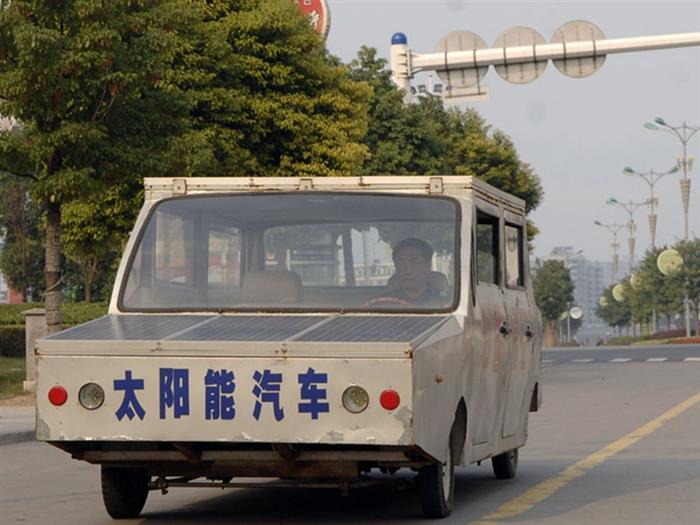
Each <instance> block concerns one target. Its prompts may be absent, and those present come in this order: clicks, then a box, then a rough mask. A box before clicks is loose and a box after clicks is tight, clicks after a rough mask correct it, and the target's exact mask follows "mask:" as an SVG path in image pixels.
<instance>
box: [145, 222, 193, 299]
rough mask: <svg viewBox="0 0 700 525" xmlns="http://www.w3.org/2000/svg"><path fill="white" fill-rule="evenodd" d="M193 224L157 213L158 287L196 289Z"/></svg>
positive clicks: (156, 270)
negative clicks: (169, 285) (193, 287)
mask: <svg viewBox="0 0 700 525" xmlns="http://www.w3.org/2000/svg"><path fill="white" fill-rule="evenodd" d="M194 246H195V243H194V223H193V222H192V221H191V220H189V219H185V218H183V217H181V216H179V215H172V214H170V213H163V212H157V214H156V241H155V253H154V260H155V264H154V266H155V268H154V270H155V277H156V283H164V284H184V285H189V286H194V266H193V264H192V263H193V261H194Z"/></svg>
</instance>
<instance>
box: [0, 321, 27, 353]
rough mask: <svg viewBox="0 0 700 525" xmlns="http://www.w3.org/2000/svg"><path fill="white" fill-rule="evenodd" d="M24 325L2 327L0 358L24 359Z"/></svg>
mask: <svg viewBox="0 0 700 525" xmlns="http://www.w3.org/2000/svg"><path fill="white" fill-rule="evenodd" d="M25 348H26V342H25V336H24V325H0V356H2V357H24V356H25V353H26V350H25Z"/></svg>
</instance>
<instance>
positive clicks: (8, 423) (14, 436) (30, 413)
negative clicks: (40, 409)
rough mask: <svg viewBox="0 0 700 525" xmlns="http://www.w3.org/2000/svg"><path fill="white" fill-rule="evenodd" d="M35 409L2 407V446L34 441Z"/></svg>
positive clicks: (0, 418) (0, 435)
mask: <svg viewBox="0 0 700 525" xmlns="http://www.w3.org/2000/svg"><path fill="white" fill-rule="evenodd" d="M34 414H35V408H34V407H33V406H27V407H5V406H0V445H9V444H10V443H21V442H23V441H33V440H34V439H36V438H35V432H34V427H35V424H36V423H35V415H34Z"/></svg>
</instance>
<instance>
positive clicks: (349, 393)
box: [343, 385, 369, 414]
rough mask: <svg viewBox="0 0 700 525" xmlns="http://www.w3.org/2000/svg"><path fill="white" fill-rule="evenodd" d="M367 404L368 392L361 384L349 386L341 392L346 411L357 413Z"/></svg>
mask: <svg viewBox="0 0 700 525" xmlns="http://www.w3.org/2000/svg"><path fill="white" fill-rule="evenodd" d="M367 405H369V394H368V393H367V390H365V389H364V388H362V387H361V386H357V385H353V386H349V387H348V388H346V389H345V392H343V406H344V407H345V409H346V410H347V411H348V412H352V413H353V414H357V413H359V412H362V411H363V410H364V409H366V408H367Z"/></svg>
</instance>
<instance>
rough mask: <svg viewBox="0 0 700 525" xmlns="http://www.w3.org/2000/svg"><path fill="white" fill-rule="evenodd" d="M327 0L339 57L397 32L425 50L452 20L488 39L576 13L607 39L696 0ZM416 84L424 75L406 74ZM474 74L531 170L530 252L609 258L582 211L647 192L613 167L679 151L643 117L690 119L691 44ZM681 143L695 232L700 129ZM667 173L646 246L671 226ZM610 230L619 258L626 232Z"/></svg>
mask: <svg viewBox="0 0 700 525" xmlns="http://www.w3.org/2000/svg"><path fill="white" fill-rule="evenodd" d="M327 1H328V3H329V5H330V10H331V29H330V34H329V38H328V47H329V49H330V51H331V52H332V53H333V54H335V55H338V56H339V57H341V58H342V59H343V60H345V61H348V60H350V59H352V58H353V57H354V56H355V55H356V52H357V50H358V49H359V48H360V46H362V45H368V46H372V47H376V48H377V49H378V51H379V55H380V56H382V57H384V58H386V59H388V57H389V47H390V39H391V36H392V34H393V33H395V32H397V31H401V32H403V33H405V34H406V35H407V37H408V44H409V47H410V48H411V49H412V50H414V51H416V52H419V53H428V52H432V51H433V50H434V47H435V44H436V43H437V42H438V40H439V39H440V38H441V37H442V36H444V35H445V34H447V33H448V32H450V31H453V30H468V31H472V32H474V33H476V34H478V35H480V36H481V37H482V38H483V39H484V41H486V43H487V45H488V46H490V45H492V44H493V42H494V41H495V40H496V38H497V37H498V35H499V34H500V33H501V32H502V31H504V30H506V29H508V28H510V27H513V26H528V27H531V28H533V29H535V30H536V31H537V32H539V33H540V34H541V35H542V36H543V37H544V39H545V40H546V41H549V40H550V38H551V35H552V34H553V33H554V31H555V30H556V29H557V28H558V27H559V26H560V25H561V24H563V23H565V22H568V21H570V20H577V19H578V20H588V21H590V22H593V23H594V24H596V25H597V26H598V27H599V28H600V29H601V30H602V31H603V33H604V34H605V36H606V37H607V38H621V37H632V36H649V35H660V34H668V33H685V32H696V31H700V0H691V1H684V2H682V1H667V2H658V1H655V2H641V1H615V2H608V1H588V2H580V1H579V2H573V1H563V0H558V1H540V2H534V1H524V0H522V1H507V2H506V1H494V0H491V1H480V2H475V1H442V0H433V1H430V0H393V1H392V0H327ZM418 83H425V78H423V79H422V80H421V79H416V80H414V85H415V84H418ZM484 84H485V85H486V86H488V87H489V89H490V91H491V98H490V100H489V101H487V102H477V103H474V104H473V105H474V107H475V108H476V109H477V110H478V111H479V112H480V113H481V114H482V115H483V116H484V117H485V118H486V119H487V120H488V121H489V123H491V124H493V125H494V126H496V127H498V128H500V129H502V130H503V131H505V132H506V133H508V134H509V135H510V136H511V137H512V139H513V141H514V142H515V145H516V147H517V148H518V151H519V153H520V156H521V158H522V159H523V160H524V161H526V162H528V163H530V164H531V165H532V166H533V168H534V169H535V171H536V172H537V173H538V174H539V176H540V177H541V179H542V183H543V186H544V190H545V197H544V201H543V203H542V204H541V205H540V207H539V208H538V209H537V210H536V211H535V212H534V213H533V215H532V219H533V220H534V221H535V223H536V224H537V226H538V227H539V228H540V230H541V233H540V235H539V236H538V237H537V238H536V239H535V246H536V249H535V254H536V255H538V256H542V255H546V254H548V253H549V251H550V250H551V248H552V247H553V246H562V245H571V246H574V247H575V249H576V250H579V249H581V250H583V252H584V254H585V255H586V256H587V257H588V258H591V259H593V260H610V248H609V242H610V240H611V237H610V234H609V233H608V232H607V231H606V230H604V229H602V228H599V227H596V226H594V225H593V221H594V220H600V221H601V222H604V223H611V222H617V223H623V222H626V221H627V218H628V216H627V214H626V213H625V212H624V211H623V210H622V209H619V208H616V207H613V206H610V205H607V204H605V201H606V200H607V199H608V198H609V197H611V196H614V197H616V198H617V199H618V200H621V201H628V200H634V201H643V200H645V199H646V198H647V197H648V186H647V185H646V183H644V182H643V181H642V180H641V179H639V178H636V177H634V178H633V177H630V176H626V175H623V174H622V169H623V168H624V167H625V166H631V167H633V168H634V169H636V170H637V171H643V172H646V171H648V170H650V169H653V170H655V171H666V170H668V169H669V168H671V167H672V166H673V165H674V164H675V162H676V161H675V159H676V156H677V155H678V154H680V152H681V144H680V141H678V139H674V138H673V137H671V136H670V135H667V134H666V133H662V132H653V131H648V130H646V129H644V128H643V127H642V125H643V124H644V122H648V121H651V120H653V118H654V117H657V116H661V117H663V118H664V119H665V120H666V121H667V122H669V123H671V124H680V123H682V122H683V121H684V120H685V121H687V122H688V124H689V125H694V126H700V47H694V48H681V49H672V50H664V51H651V52H642V53H630V54H619V55H612V56H609V57H607V59H606V61H605V64H604V65H603V67H602V69H601V70H600V71H598V72H597V73H596V74H594V75H593V76H591V77H588V78H585V79H571V78H568V77H566V76H564V75H562V74H561V73H559V71H558V70H557V69H556V68H555V67H554V66H553V64H551V63H550V64H549V65H548V66H547V70H546V71H545V73H544V74H543V75H542V77H540V78H539V79H537V80H536V81H534V82H532V83H531V84H527V85H515V84H509V83H507V82H506V81H504V80H503V79H501V77H500V76H498V74H497V73H496V72H495V71H494V70H493V69H491V70H490V71H489V73H488V75H487V76H486V78H485V80H484ZM688 154H689V155H693V156H694V157H695V159H696V168H695V170H694V171H693V172H691V174H690V176H691V179H693V188H692V191H691V202H690V230H691V235H692V234H693V232H694V233H695V235H697V236H700V133H697V134H696V135H695V137H693V139H692V140H691V142H690V144H689V148H688ZM679 179H680V176H679V175H678V174H676V175H669V176H667V177H666V178H664V179H662V180H661V181H660V182H659V183H658V185H657V195H658V197H659V199H660V207H659V210H658V212H657V213H658V216H659V219H658V227H657V245H661V244H664V243H673V242H675V240H676V239H678V238H682V236H683V212H682V205H681V197H680V188H679V184H678V181H679ZM647 213H648V210H647V209H646V208H643V209H640V210H639V211H638V212H637V214H636V217H635V218H636V221H637V224H638V233H637V255H636V258H637V260H639V257H640V254H641V252H642V250H643V249H645V248H646V247H647V246H648V244H649V242H650V236H649V228H648V222H647V218H646V215H647ZM620 240H621V244H622V251H621V255H622V258H623V259H626V258H627V249H626V246H627V244H626V233H621V238H620Z"/></svg>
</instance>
